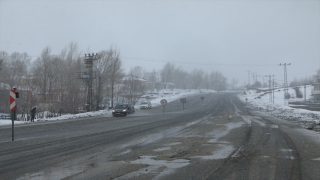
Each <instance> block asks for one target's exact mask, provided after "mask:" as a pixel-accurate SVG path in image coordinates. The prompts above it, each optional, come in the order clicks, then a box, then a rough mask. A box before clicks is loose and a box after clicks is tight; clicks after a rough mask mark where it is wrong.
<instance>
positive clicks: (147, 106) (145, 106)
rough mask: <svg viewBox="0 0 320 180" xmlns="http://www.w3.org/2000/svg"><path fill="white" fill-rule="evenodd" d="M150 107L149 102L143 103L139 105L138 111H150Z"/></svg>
mask: <svg viewBox="0 0 320 180" xmlns="http://www.w3.org/2000/svg"><path fill="white" fill-rule="evenodd" d="M151 108H152V105H151V102H149V101H143V102H141V103H140V109H151Z"/></svg>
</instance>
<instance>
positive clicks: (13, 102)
mask: <svg viewBox="0 0 320 180" xmlns="http://www.w3.org/2000/svg"><path fill="white" fill-rule="evenodd" d="M10 110H11V121H12V141H14V120H15V119H16V110H17V106H16V89H12V90H10Z"/></svg>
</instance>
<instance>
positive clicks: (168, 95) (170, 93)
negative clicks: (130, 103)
mask: <svg viewBox="0 0 320 180" xmlns="http://www.w3.org/2000/svg"><path fill="white" fill-rule="evenodd" d="M209 92H215V91H213V90H181V89H174V90H165V91H160V92H159V93H158V94H156V95H147V96H150V98H151V100H150V102H151V104H152V107H156V106H160V101H161V100H162V99H166V100H167V102H168V103H169V102H171V101H174V100H177V99H180V98H182V97H187V96H190V95H194V94H200V93H209ZM144 100H145V99H141V100H139V101H138V102H137V103H136V105H135V109H136V110H139V105H140V103H141V101H144ZM104 114H111V111H109V110H100V111H94V112H86V113H79V114H66V115H62V116H59V117H52V118H41V119H35V122H36V121H55V120H65V119H74V118H82V117H92V116H100V115H104ZM11 123H12V122H11V120H8V119H6V120H4V119H0V125H9V124H11ZM14 123H15V124H24V123H30V122H26V121H15V122H14Z"/></svg>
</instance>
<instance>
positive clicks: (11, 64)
mask: <svg viewBox="0 0 320 180" xmlns="http://www.w3.org/2000/svg"><path fill="white" fill-rule="evenodd" d="M1 54H2V60H3V61H2V62H3V63H2V66H3V70H2V71H1V72H0V74H1V82H3V83H5V84H6V85H8V86H9V89H12V88H13V87H16V88H20V86H21V85H22V82H23V78H24V76H26V75H27V69H28V68H27V65H28V63H29V61H30V57H29V56H28V54H27V53H18V52H14V53H12V54H11V56H8V55H7V54H5V53H1Z"/></svg>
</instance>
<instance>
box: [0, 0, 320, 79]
mask: <svg viewBox="0 0 320 180" xmlns="http://www.w3.org/2000/svg"><path fill="white" fill-rule="evenodd" d="M70 42H75V43H77V44H78V47H79V51H81V52H82V53H83V55H84V53H85V52H87V50H89V52H91V53H96V52H99V51H101V50H107V49H109V47H110V46H111V45H116V46H117V47H118V48H119V50H120V53H121V58H122V60H123V64H124V68H125V69H126V71H128V70H129V69H130V68H131V67H134V66H141V67H143V68H145V69H147V70H148V71H152V70H153V69H157V70H158V69H161V68H162V67H163V66H164V64H165V63H166V62H173V63H175V64H176V66H181V67H182V68H183V69H185V70H187V71H191V70H192V69H193V68H201V69H203V70H205V71H207V72H211V71H212V70H215V71H220V72H222V73H223V74H225V76H227V77H228V78H229V79H231V78H237V79H239V80H240V82H241V83H242V82H247V81H248V73H247V70H250V71H252V72H254V73H257V74H258V75H260V76H265V75H275V76H276V79H279V80H283V67H280V66H279V64H280V63H292V65H291V66H289V67H288V80H289V81H290V80H292V79H293V78H294V77H296V78H300V77H306V76H310V75H313V74H315V72H316V70H317V69H319V68H320V1H318V0H314V1H306V0H301V1H300V0H294V1H293V0H288V1H272V0H259V1H253V0H252V1H241V0H236V1H228V0H227V1H222V0H221V1H178V0H175V1H134V0H132V1H121V0H119V1H104V0H90V1H89V0H88V1H87V0H65V1H62V0H23V1H18V0H0V50H3V51H6V52H8V53H10V54H11V53H12V52H14V51H17V52H27V53H28V54H29V55H30V56H32V58H33V59H36V58H37V56H39V55H40V54H41V51H42V50H43V49H44V48H45V47H46V46H50V47H51V48H52V54H59V53H60V52H61V50H62V49H63V48H65V47H66V46H67V45H68V44H69V43H70ZM259 79H260V81H262V78H259ZM251 82H252V77H251ZM280 82H281V81H279V83H280Z"/></svg>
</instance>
